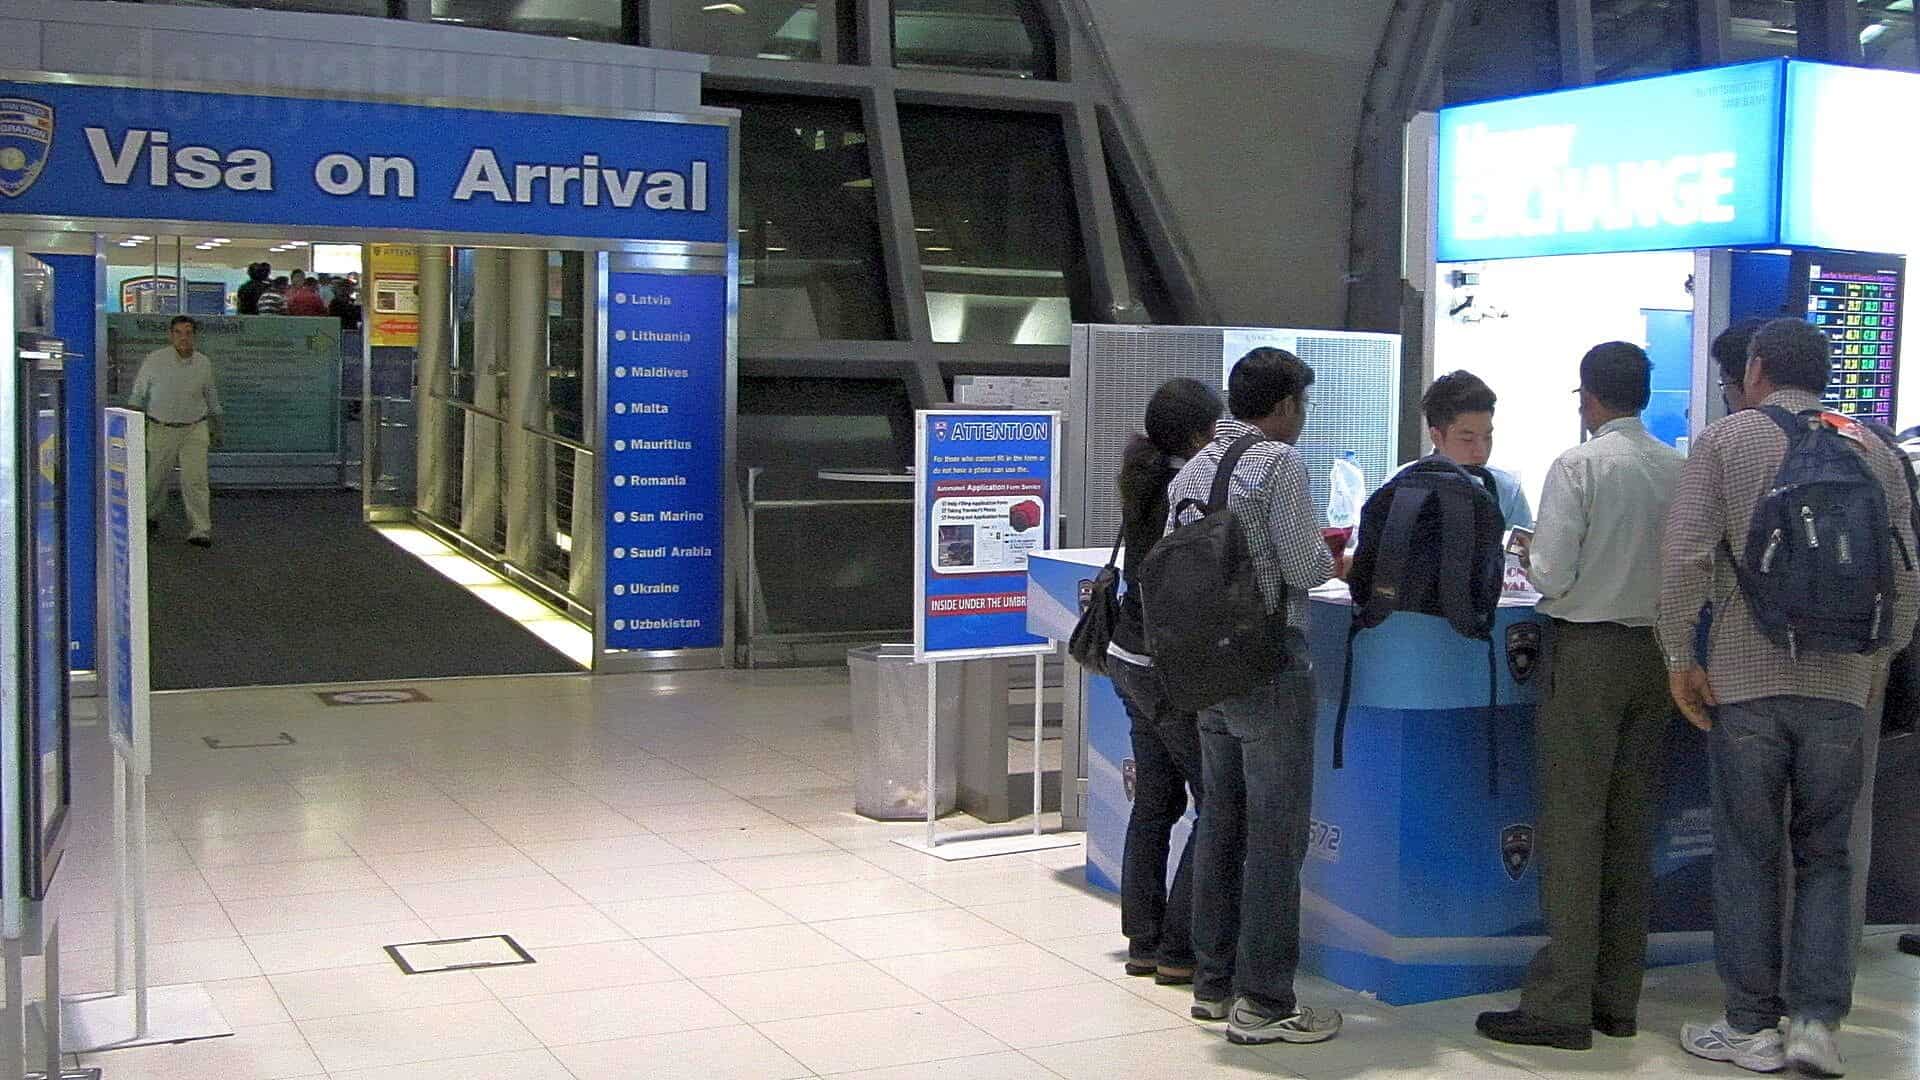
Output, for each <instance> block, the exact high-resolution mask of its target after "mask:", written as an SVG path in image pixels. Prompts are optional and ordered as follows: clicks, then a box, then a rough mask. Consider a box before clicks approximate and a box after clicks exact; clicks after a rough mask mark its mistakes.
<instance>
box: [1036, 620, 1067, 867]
mask: <svg viewBox="0 0 1920 1080" xmlns="http://www.w3.org/2000/svg"><path fill="white" fill-rule="evenodd" d="M1046 706H1047V654H1046V653H1034V654H1033V835H1035V836H1039V835H1040V808H1041V804H1040V788H1041V785H1040V735H1041V723H1040V722H1041V720H1043V719H1044V718H1045V716H1046ZM1065 782H1066V778H1065V777H1061V783H1062V784H1063V785H1064V784H1065ZM1064 790H1065V789H1064V787H1063V788H1062V791H1063V792H1064ZM1061 798H1062V799H1063V800H1064V799H1065V798H1066V795H1065V794H1064V793H1063V794H1062V795H1061Z"/></svg>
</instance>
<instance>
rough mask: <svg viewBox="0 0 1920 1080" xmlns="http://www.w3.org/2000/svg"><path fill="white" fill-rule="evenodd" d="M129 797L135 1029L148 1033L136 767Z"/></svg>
mask: <svg viewBox="0 0 1920 1080" xmlns="http://www.w3.org/2000/svg"><path fill="white" fill-rule="evenodd" d="M132 772H133V783H132V790H131V792H130V794H129V796H128V799H127V804H128V805H127V817H128V822H127V831H128V832H129V833H130V834H131V836H130V837H129V839H130V840H131V841H132V843H130V844H128V845H127V846H128V848H129V849H130V854H131V858H132V864H133V882H132V890H131V891H130V892H129V893H128V896H129V898H130V899H131V900H132V906H133V1033H134V1037H135V1038H138V1037H140V1036H142V1035H145V1034H146V1033H147V778H146V776H145V775H143V774H142V773H141V772H140V770H138V769H134V770H132Z"/></svg>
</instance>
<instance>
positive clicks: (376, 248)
mask: <svg viewBox="0 0 1920 1080" xmlns="http://www.w3.org/2000/svg"><path fill="white" fill-rule="evenodd" d="M367 257H368V265H369V269H370V270H371V272H372V276H373V280H372V282H371V283H369V285H368V287H367V288H365V289H363V290H362V291H361V296H360V302H361V304H362V305H363V311H364V317H365V319H366V324H367V333H368V335H369V336H370V337H369V343H370V344H373V345H376V346H395V345H397V346H403V347H406V348H412V347H414V346H416V345H418V344H420V251H419V249H418V248H416V247H414V246H413V245H412V244H371V245H369V246H368V248H367Z"/></svg>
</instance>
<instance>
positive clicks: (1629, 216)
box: [1435, 60, 1786, 262]
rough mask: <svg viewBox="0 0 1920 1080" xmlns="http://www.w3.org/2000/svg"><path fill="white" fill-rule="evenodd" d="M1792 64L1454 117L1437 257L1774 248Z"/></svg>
mask: <svg viewBox="0 0 1920 1080" xmlns="http://www.w3.org/2000/svg"><path fill="white" fill-rule="evenodd" d="M1785 91H1786V63H1785V62H1784V61H1779V60H1765V61H1759V62H1756V63H1751V64H1737V65H1733V66H1730V67H1720V68H1709V69H1707V70H1703V71H1690V72H1685V73H1682V74H1678V75H1667V76H1661V77H1658V78H1651V79H1639V80H1634V81H1630V82H1621V83H1611V84H1608V85H1604V86H1593V87H1583V88H1581V89H1577V90H1564V91H1559V92H1556V93H1551V94H1536V95H1533V96H1530V97H1523V98H1513V99H1510V100H1506V101H1489V102H1483V103H1480V104H1475V105H1461V106H1457V107H1455V108H1450V109H1442V110H1441V111H1440V123H1439V157H1438V163H1437V172H1438V188H1437V191H1436V193H1435V211H1436V217H1437V220H1438V226H1437V229H1438V231H1437V236H1436V245H1437V246H1436V256H1435V257H1436V259H1437V261H1439V262H1460V261H1465V260H1473V259H1506V258H1516V257H1523V256H1533V255H1579V254H1590V253H1595V252H1613V251H1657V250H1663V249H1669V248H1694V247H1726V246H1733V245H1742V244H1770V243H1773V242H1775V240H1776V239H1777V238H1778V236H1779V233H1780V220H1779V219H1780V209H1779V208H1780V133H1779V127H1780V115H1781V110H1782V108H1783V95H1784V94H1785Z"/></svg>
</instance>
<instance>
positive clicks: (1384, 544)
mask: <svg viewBox="0 0 1920 1080" xmlns="http://www.w3.org/2000/svg"><path fill="white" fill-rule="evenodd" d="M1431 498H1433V489H1432V488H1430V487H1427V486H1426V485H1425V484H1410V485H1401V486H1397V487H1395V488H1394V489H1393V502H1392V503H1391V504H1390V505H1389V506H1388V508H1387V524H1386V527H1385V528H1383V529H1381V530H1380V551H1379V553H1378V554H1377V555H1375V556H1374V563H1373V580H1374V581H1376V582H1380V581H1386V582H1392V583H1393V587H1394V588H1396V589H1397V588H1399V587H1400V585H1399V583H1400V581H1401V580H1402V579H1403V578H1404V577H1405V576H1406V573H1407V565H1408V563H1409V562H1410V561H1411V560H1412V558H1413V554H1414V553H1413V532H1414V525H1415V524H1416V523H1417V522H1418V521H1419V520H1420V511H1421V510H1422V509H1424V508H1425V507H1426V505H1427V500H1429V499H1431ZM1354 604H1355V609H1354V613H1353V619H1354V625H1355V626H1356V627H1360V628H1365V627H1369V626H1376V625H1378V624H1379V623H1380V621H1381V620H1382V619H1384V618H1386V617H1387V614H1388V613H1389V612H1391V611H1393V610H1394V608H1395V607H1397V606H1398V605H1397V604H1396V603H1395V602H1394V600H1393V599H1392V598H1390V597H1382V596H1381V595H1380V592H1379V590H1378V589H1375V590H1373V591H1371V592H1369V593H1368V594H1367V595H1366V596H1357V597H1354Z"/></svg>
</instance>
